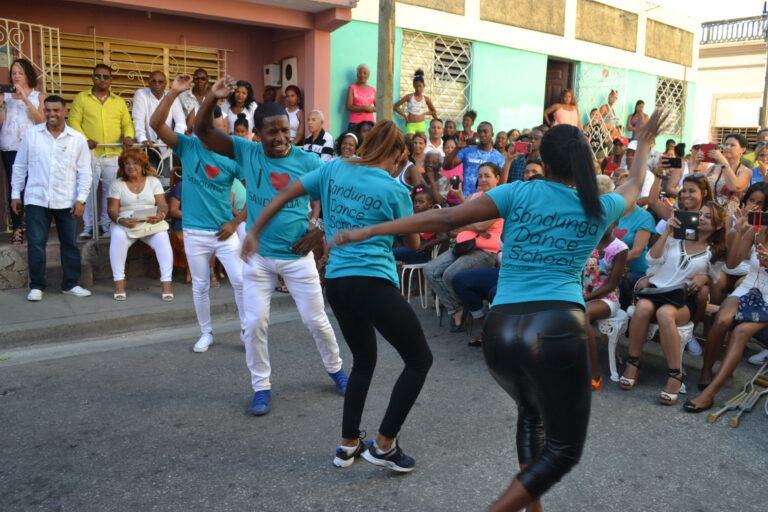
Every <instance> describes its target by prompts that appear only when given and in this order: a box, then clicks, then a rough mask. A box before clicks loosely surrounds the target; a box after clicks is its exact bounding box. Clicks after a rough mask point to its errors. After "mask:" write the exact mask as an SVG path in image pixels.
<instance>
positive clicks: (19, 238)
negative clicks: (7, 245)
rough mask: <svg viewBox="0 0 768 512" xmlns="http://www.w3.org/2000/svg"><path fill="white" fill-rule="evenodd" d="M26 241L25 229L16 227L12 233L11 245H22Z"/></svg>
mask: <svg viewBox="0 0 768 512" xmlns="http://www.w3.org/2000/svg"><path fill="white" fill-rule="evenodd" d="M23 243H24V231H22V230H21V229H14V230H13V234H12V235H11V245H21V244H23Z"/></svg>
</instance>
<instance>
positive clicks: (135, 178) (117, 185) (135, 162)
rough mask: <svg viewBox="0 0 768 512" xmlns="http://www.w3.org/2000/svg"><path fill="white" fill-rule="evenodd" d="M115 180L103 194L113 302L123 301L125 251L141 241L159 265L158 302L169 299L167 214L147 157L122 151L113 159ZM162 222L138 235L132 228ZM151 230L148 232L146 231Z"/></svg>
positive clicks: (170, 264) (170, 265)
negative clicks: (108, 223)
mask: <svg viewBox="0 0 768 512" xmlns="http://www.w3.org/2000/svg"><path fill="white" fill-rule="evenodd" d="M117 166H118V167H117V178H116V179H115V181H114V183H112V186H111V187H110V188H109V193H108V194H107V212H108V213H109V218H110V219H112V225H111V226H110V229H109V234H110V237H111V238H110V240H109V261H110V264H111V265H112V275H113V278H114V281H115V293H114V299H115V300H119V301H123V300H125V299H126V298H127V295H126V292H125V260H126V258H127V257H128V249H130V247H131V245H133V244H134V242H136V241H137V240H141V241H142V242H144V243H145V244H147V245H148V246H150V247H151V248H152V249H154V251H155V255H156V256H157V262H158V263H159V265H160V284H161V286H162V299H163V300H164V301H171V300H173V291H172V290H171V281H172V277H173V250H172V249H171V241H170V239H169V238H168V224H167V223H165V222H164V219H165V217H166V215H167V214H168V205H167V204H166V202H165V193H164V192H163V185H162V184H161V183H160V180H159V179H157V177H156V176H157V173H156V172H155V170H154V169H153V168H152V167H150V166H149V161H148V160H147V155H146V153H144V152H143V151H141V150H139V149H127V150H125V151H123V153H122V154H121V155H120V157H119V158H118V160H117ZM148 209H155V210H156V211H155V213H154V214H152V215H149V216H148V217H146V221H145V222H143V221H141V220H139V219H138V218H136V216H134V215H135V214H138V213H139V212H140V211H141V210H148ZM160 222H163V224H164V225H165V226H164V229H161V230H159V231H156V232H153V233H151V234H146V235H142V234H141V233H136V232H135V229H136V228H140V227H144V226H147V227H149V226H152V225H155V224H158V223H160ZM150 231H152V230H150Z"/></svg>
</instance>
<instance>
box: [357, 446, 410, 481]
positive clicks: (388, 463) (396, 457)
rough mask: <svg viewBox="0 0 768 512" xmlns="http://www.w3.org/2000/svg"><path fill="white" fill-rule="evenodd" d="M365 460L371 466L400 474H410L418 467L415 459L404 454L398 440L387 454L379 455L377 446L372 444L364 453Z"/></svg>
mask: <svg viewBox="0 0 768 512" xmlns="http://www.w3.org/2000/svg"><path fill="white" fill-rule="evenodd" d="M363 458H364V459H365V460H367V461H368V462H370V463H371V464H375V465H377V466H384V467H385V468H389V469H391V470H392V471H398V472H400V473H410V472H411V471H413V468H415V467H416V461H415V460H413V457H409V456H408V455H406V454H404V453H403V450H401V449H400V446H398V444H397V440H395V446H394V447H393V448H392V449H391V450H389V451H388V452H386V453H379V451H378V450H377V449H376V446H375V445H374V444H373V442H371V444H370V445H369V446H368V449H367V450H366V451H365V452H364V453H363Z"/></svg>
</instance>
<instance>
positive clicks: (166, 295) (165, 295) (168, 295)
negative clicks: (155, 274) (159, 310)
mask: <svg viewBox="0 0 768 512" xmlns="http://www.w3.org/2000/svg"><path fill="white" fill-rule="evenodd" d="M161 297H162V299H163V300H164V301H165V302H171V301H172V300H173V294H172V293H163V294H162V295H161Z"/></svg>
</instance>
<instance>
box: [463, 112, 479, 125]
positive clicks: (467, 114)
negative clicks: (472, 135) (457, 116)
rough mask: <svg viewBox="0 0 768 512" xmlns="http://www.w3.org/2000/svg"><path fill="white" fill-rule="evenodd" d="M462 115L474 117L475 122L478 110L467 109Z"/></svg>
mask: <svg viewBox="0 0 768 512" xmlns="http://www.w3.org/2000/svg"><path fill="white" fill-rule="evenodd" d="M462 117H469V118H471V119H472V122H473V123H474V122H475V121H476V120H477V112H475V111H474V110H467V111H466V112H464V115H463V116H462Z"/></svg>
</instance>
